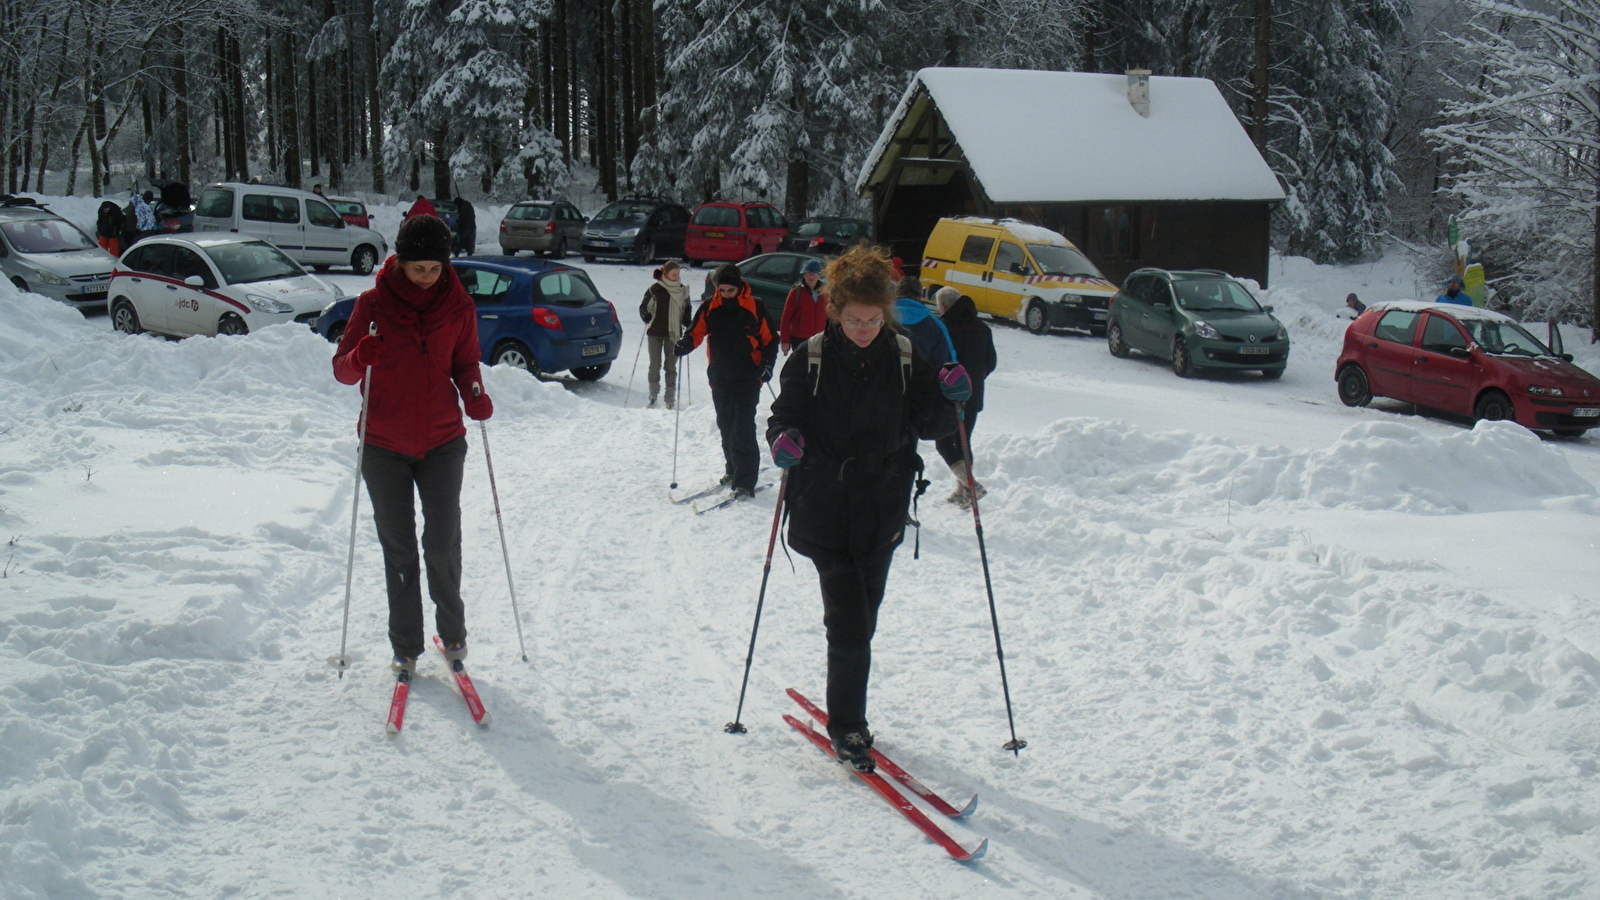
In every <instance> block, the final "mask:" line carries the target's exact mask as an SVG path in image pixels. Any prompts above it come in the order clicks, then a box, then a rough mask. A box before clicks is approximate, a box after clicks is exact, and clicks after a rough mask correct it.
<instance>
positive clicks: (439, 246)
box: [394, 216, 455, 264]
mask: <svg viewBox="0 0 1600 900" xmlns="http://www.w3.org/2000/svg"><path fill="white" fill-rule="evenodd" d="M454 243H455V235H453V234H451V233H450V226H449V225H446V224H445V223H444V220H443V219H441V218H439V217H438V216H412V217H411V218H409V219H406V220H405V221H404V222H401V223H400V234H399V235H398V236H396V237H395V239H394V255H395V256H396V257H397V258H399V260H400V261H401V262H403V263H404V262H418V261H420V260H424V259H430V260H434V259H436V260H438V261H439V262H442V263H446V264H448V263H449V262H450V251H451V248H452V246H453V245H454Z"/></svg>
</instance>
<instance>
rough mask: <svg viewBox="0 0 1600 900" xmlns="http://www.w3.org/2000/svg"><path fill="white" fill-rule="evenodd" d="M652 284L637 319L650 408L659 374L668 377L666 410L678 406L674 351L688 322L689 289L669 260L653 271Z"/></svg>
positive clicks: (676, 366) (674, 265)
mask: <svg viewBox="0 0 1600 900" xmlns="http://www.w3.org/2000/svg"><path fill="white" fill-rule="evenodd" d="M655 279H656V281H655V284H652V285H650V287H649V288H647V289H646V290H645V292H644V300H642V301H641V302H640V303H639V318H641V319H643V320H644V322H645V326H646V327H645V339H646V340H647V341H649V343H650V372H649V381H650V406H651V407H654V406H655V405H656V397H657V396H659V395H660V393H661V373H662V370H663V369H665V370H666V375H667V409H672V408H673V407H674V406H676V405H677V403H678V354H677V351H676V350H675V349H674V348H675V346H676V344H677V343H678V341H679V339H681V338H682V337H683V327H684V325H686V324H687V323H688V321H689V286H688V285H686V284H684V283H683V276H682V273H681V272H680V271H679V267H678V261H677V260H675V259H669V260H667V261H666V262H665V263H663V264H662V266H661V268H659V269H657V270H656V271H655Z"/></svg>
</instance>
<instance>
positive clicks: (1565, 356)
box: [1561, 353, 1572, 362]
mask: <svg viewBox="0 0 1600 900" xmlns="http://www.w3.org/2000/svg"><path fill="white" fill-rule="evenodd" d="M1561 358H1562V359H1563V360H1565V361H1566V362H1572V354H1571V353H1563V354H1561Z"/></svg>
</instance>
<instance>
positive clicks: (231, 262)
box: [206, 241, 306, 284]
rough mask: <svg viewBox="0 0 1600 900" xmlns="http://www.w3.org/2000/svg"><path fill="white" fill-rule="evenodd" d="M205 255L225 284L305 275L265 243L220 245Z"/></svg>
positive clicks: (300, 269)
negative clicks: (215, 267)
mask: <svg viewBox="0 0 1600 900" xmlns="http://www.w3.org/2000/svg"><path fill="white" fill-rule="evenodd" d="M206 253H207V254H208V255H209V256H210V257H211V261H212V262H214V263H216V264H217V271H219V272H221V273H222V280H223V281H226V282H227V283H229V284H250V283H251V282H255V281H276V280H277V279H279V278H298V277H300V276H301V275H304V274H305V273H306V270H305V269H302V268H300V264H299V263H297V262H295V261H294V260H292V259H290V258H289V257H287V256H284V255H283V251H282V250H279V249H278V248H277V247H274V246H272V245H271V244H269V243H267V242H266V241H250V242H248V243H242V244H220V245H218V246H215V247H207V248H206Z"/></svg>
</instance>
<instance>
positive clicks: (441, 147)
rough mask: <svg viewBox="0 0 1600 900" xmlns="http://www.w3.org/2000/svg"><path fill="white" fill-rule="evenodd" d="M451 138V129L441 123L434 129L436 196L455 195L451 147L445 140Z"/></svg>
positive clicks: (434, 183)
mask: <svg viewBox="0 0 1600 900" xmlns="http://www.w3.org/2000/svg"><path fill="white" fill-rule="evenodd" d="M449 139H450V129H449V128H448V127H447V126H445V125H440V126H439V127H437V128H435V129H434V130H433V195H434V196H435V197H454V196H455V192H454V191H452V190H451V189H450V148H449V147H447V146H446V145H445V142H446V141H448V140H449Z"/></svg>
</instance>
